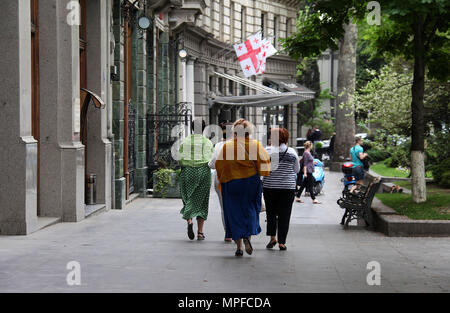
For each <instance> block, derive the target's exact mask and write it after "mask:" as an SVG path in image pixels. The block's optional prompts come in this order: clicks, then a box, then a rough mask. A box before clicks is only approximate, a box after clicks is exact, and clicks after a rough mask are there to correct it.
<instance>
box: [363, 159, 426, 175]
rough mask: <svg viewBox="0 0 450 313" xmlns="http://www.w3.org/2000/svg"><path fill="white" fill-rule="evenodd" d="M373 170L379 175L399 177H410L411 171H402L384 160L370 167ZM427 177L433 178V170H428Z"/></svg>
mask: <svg viewBox="0 0 450 313" xmlns="http://www.w3.org/2000/svg"><path fill="white" fill-rule="evenodd" d="M370 169H371V170H372V171H374V172H375V173H377V174H378V175H381V176H384V177H399V178H408V177H409V171H402V170H399V169H396V168H392V167H389V166H387V165H386V164H385V163H384V162H378V163H376V164H374V165H372V166H371V167H370ZM425 177H426V178H433V175H432V173H431V172H426V174H425Z"/></svg>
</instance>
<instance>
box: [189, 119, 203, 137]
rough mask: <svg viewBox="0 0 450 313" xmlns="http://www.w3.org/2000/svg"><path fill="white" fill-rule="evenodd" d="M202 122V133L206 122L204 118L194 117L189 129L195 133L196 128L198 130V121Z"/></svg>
mask: <svg viewBox="0 0 450 313" xmlns="http://www.w3.org/2000/svg"><path fill="white" fill-rule="evenodd" d="M200 122H201V123H202V134H203V132H204V131H205V128H206V122H205V120H201V119H195V120H194V121H192V124H191V131H192V132H193V133H194V134H195V131H196V130H197V131H198V130H199V127H198V124H199V123H200Z"/></svg>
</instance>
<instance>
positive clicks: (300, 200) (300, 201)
mask: <svg viewBox="0 0 450 313" xmlns="http://www.w3.org/2000/svg"><path fill="white" fill-rule="evenodd" d="M295 202H298V203H305V202H304V201H303V200H302V199H297V200H295Z"/></svg>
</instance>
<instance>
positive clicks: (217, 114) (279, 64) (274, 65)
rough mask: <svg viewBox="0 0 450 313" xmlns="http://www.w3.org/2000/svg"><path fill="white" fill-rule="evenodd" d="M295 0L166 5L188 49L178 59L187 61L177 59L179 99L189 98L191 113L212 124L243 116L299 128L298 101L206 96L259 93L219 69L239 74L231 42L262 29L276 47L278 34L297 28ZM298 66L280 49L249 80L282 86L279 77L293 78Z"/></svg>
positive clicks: (282, 35) (260, 123)
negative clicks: (268, 104) (235, 103)
mask: <svg viewBox="0 0 450 313" xmlns="http://www.w3.org/2000/svg"><path fill="white" fill-rule="evenodd" d="M299 3H300V1H282V0H280V1H268V0H260V1H253V0H236V1H231V0H220V1H212V0H205V1H203V0H198V1H196V0H189V1H186V0H185V1H183V5H182V6H181V7H179V8H176V9H172V10H171V11H170V13H169V22H170V27H171V31H172V34H173V36H174V37H176V38H180V40H181V41H182V42H183V47H184V48H185V49H186V51H187V52H188V57H187V59H186V60H181V61H180V62H182V63H183V62H184V63H185V64H181V65H180V69H181V70H180V71H179V76H178V81H179V82H180V83H179V85H180V88H179V89H178V90H179V93H178V94H179V98H180V99H185V100H186V101H187V102H188V103H193V113H194V116H195V117H201V118H203V119H204V120H206V121H207V123H209V124H216V125H217V124H219V123H221V122H223V121H234V120H236V119H237V118H239V117H245V118H247V119H249V120H250V121H251V122H252V123H254V124H255V125H256V126H257V127H267V128H269V127H270V125H279V126H284V127H286V128H287V129H288V130H289V131H290V132H291V134H295V135H296V134H297V110H298V104H291V105H288V106H280V107H275V108H274V107H272V108H270V109H269V108H256V107H255V108H250V107H245V106H242V107H231V106H217V105H216V106H212V105H211V103H210V101H209V99H211V98H214V97H215V96H221V97H222V96H242V95H254V94H256V93H257V91H255V90H252V89H249V88H248V87H246V86H244V85H241V84H239V83H238V82H237V81H233V80H230V79H227V78H224V77H222V76H221V75H220V74H222V73H223V74H227V75H228V76H238V77H239V76H241V77H243V75H242V70H241V67H240V65H239V62H238V61H237V58H236V54H235V52H234V48H233V45H234V44H237V43H242V42H244V41H246V40H247V39H248V37H249V36H251V35H252V34H255V33H257V32H259V31H261V32H262V33H263V37H269V38H271V39H272V41H273V43H274V45H275V46H276V48H278V49H280V48H281V47H280V45H279V42H278V39H280V38H285V37H287V36H289V35H290V34H291V33H292V32H293V31H295V27H296V18H297V14H298V6H299ZM296 66H297V62H296V61H294V60H292V59H291V58H289V57H288V56H286V55H283V54H279V55H277V56H274V57H271V58H269V59H268V62H267V71H266V74H265V75H263V76H257V77H253V78H252V80H253V81H255V82H256V83H259V84H261V85H265V86H270V87H272V88H276V89H282V86H281V84H280V83H281V82H284V83H296V77H297V68H296ZM218 74H219V75H218ZM184 81H186V86H184ZM184 88H185V89H184ZM295 135H293V136H292V137H293V138H291V140H292V141H291V143H292V144H294V143H295Z"/></svg>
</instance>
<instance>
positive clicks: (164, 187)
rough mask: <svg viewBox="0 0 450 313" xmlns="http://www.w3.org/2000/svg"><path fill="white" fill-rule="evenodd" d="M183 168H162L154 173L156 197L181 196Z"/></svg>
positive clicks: (177, 197)
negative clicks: (180, 180) (180, 181)
mask: <svg viewBox="0 0 450 313" xmlns="http://www.w3.org/2000/svg"><path fill="white" fill-rule="evenodd" d="M180 172H181V170H174V169H169V168H161V169H159V170H157V171H156V172H154V173H153V197H154V198H176V199H180V198H181V193H180V185H179V177H180Z"/></svg>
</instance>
